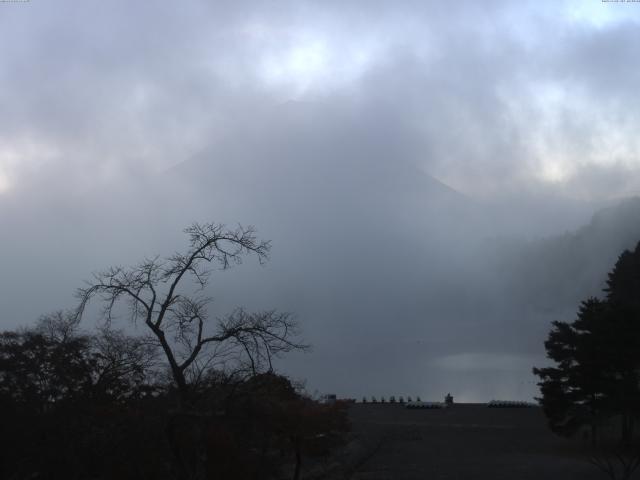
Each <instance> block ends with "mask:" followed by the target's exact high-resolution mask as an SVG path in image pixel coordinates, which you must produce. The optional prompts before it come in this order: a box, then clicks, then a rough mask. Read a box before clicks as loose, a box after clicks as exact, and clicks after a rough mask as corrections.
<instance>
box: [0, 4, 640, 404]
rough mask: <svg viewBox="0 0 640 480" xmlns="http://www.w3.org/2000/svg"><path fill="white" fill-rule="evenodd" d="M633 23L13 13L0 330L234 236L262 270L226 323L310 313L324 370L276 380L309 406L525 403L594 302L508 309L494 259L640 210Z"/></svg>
mask: <svg viewBox="0 0 640 480" xmlns="http://www.w3.org/2000/svg"><path fill="white" fill-rule="evenodd" d="M639 23H640V3H634V2H611V1H610V2H606V1H601V0H577V1H560V0H554V1H548V2H547V1H540V0H538V1H526V0H523V1H519V2H514V1H501V0H487V1H483V2H477V1H471V0H461V1H458V2H435V1H410V0H407V1H364V0H360V1H358V0H353V1H340V2H338V1H304V0H300V1H295V2H294V1H284V0H283V1H277V2H276V1H249V0H247V1H233V2H231V1H229V2H222V1H218V2H210V1H195V0H194V1H184V2H179V3H177V2H175V1H172V2H170V1H167V0H158V1H156V2H153V4H149V3H141V2H129V1H124V0H110V1H108V2H104V1H102V2H98V1H93V0H92V1H82V2H81V1H71V0H57V1H55V2H52V1H45V0H31V1H28V2H5V3H0V112H2V114H1V115H0V222H2V223H1V224H0V241H1V242H2V245H3V249H2V252H0V265H2V270H1V271H0V288H1V291H2V294H1V296H0V306H1V307H2V308H1V311H0V326H1V327H4V328H15V327H16V326H20V325H28V324H30V323H32V322H34V321H35V320H36V319H37V318H38V316H39V315H41V314H43V313H46V312H48V311H51V310H55V309H59V308H71V307H72V306H73V296H72V295H73V291H74V289H75V288H76V287H78V286H81V285H82V282H83V280H84V279H86V278H89V277H90V274H91V272H93V271H95V270H99V269H101V268H103V267H105V266H108V265H113V264H124V265H126V264H130V263H134V262H136V261H137V260H139V259H140V258H143V257H144V256H148V255H153V254H156V253H158V254H170V253H171V252H173V251H175V250H178V249H180V248H181V247H182V246H184V237H183V235H182V233H181V229H182V228H184V227H185V226H187V225H189V224H190V223H191V222H194V221H216V222H226V223H228V224H231V225H233V224H236V223H238V222H239V223H242V224H253V225H255V226H256V228H257V230H258V232H259V233H260V234H261V235H264V237H265V238H268V239H271V240H272V242H273V245H274V247H273V252H272V258H271V261H270V262H269V264H268V265H267V266H266V267H264V268H261V267H257V266H255V265H253V264H252V263H251V262H247V263H246V265H243V266H241V267H239V268H237V269H235V270H233V271H231V272H224V273H222V274H221V275H220V276H219V277H216V280H215V282H213V283H214V285H213V287H212V288H213V289H214V291H215V293H214V294H213V296H214V298H215V299H216V309H218V310H216V311H219V312H220V314H222V313H223V312H224V311H225V310H227V311H228V310H229V309H232V308H233V307H234V306H237V305H245V306H248V307H251V308H257V309H260V308H280V309H282V310H287V311H294V312H296V314H297V315H298V318H299V320H300V322H301V323H302V325H303V331H304V332H305V337H306V339H307V340H308V341H309V342H310V343H312V344H313V345H314V350H313V351H312V352H311V353H308V354H306V355H305V356H303V357H300V358H299V357H297V356H294V357H295V358H294V359H293V360H290V361H287V360H286V359H285V360H283V363H282V368H283V370H284V371H285V372H287V373H289V374H291V375H292V376H295V377H297V378H306V379H307V382H308V388H309V389H310V390H315V389H317V390H319V391H324V392H327V391H336V392H338V393H339V394H343V395H352V396H356V395H358V396H361V395H365V394H366V395H372V394H374V395H378V396H380V395H383V394H385V392H387V391H388V392H389V393H387V395H391V394H395V395H396V396H397V395H400V394H404V395H407V394H409V395H411V394H413V395H416V394H421V393H422V394H423V395H430V396H433V397H440V396H441V395H440V394H442V395H444V393H446V392H445V391H444V390H452V393H454V394H455V395H457V396H458V397H461V398H464V399H469V400H476V399H488V397H493V398H495V397H497V396H500V395H502V396H510V397H518V396H519V397H525V398H530V397H531V396H532V395H533V394H534V393H535V386H534V385H533V383H534V381H533V380H534V379H533V378H532V377H531V375H530V367H531V366H532V365H533V364H535V363H536V362H538V363H539V362H541V361H544V360H543V356H544V352H543V349H542V340H543V339H544V335H545V333H546V331H547V330H548V326H549V322H550V321H551V320H554V319H557V317H556V316H557V315H571V313H570V311H571V309H574V310H575V306H576V305H575V304H572V303H571V301H574V300H576V298H580V297H579V296H580V295H581V294H585V293H587V291H586V290H588V289H586V290H584V291H582V290H580V291H578V292H576V293H575V295H574V296H569V297H566V298H565V297H563V298H562V299H557V301H556V300H554V301H551V303H550V305H551V306H546V307H545V309H543V310H542V311H541V310H539V309H535V308H533V307H531V305H529V304H528V303H527V302H524V303H522V301H521V299H520V300H518V301H516V300H513V299H505V296H504V292H505V288H506V287H505V285H506V284H507V283H508V282H506V280H505V277H504V276H501V275H502V273H503V272H504V268H505V267H504V262H499V261H497V260H496V257H501V256H505V254H502V253H496V251H497V252H501V251H500V250H499V249H497V247H496V245H504V242H506V243H508V244H509V245H513V244H514V242H515V243H516V244H517V245H519V246H518V247H517V248H527V247H526V245H530V243H529V242H536V241H542V240H540V239H545V238H546V239H548V238H550V237H553V236H554V235H555V236H559V235H562V234H565V233H566V232H572V231H577V230H578V229H579V228H580V227H581V226H583V225H586V224H588V223H589V221H590V220H589V219H590V218H591V215H592V214H593V213H594V212H596V211H597V210H598V209H600V208H602V207H605V206H610V205H615V204H616V202H619V201H620V200H622V199H625V198H629V197H632V196H635V195H637V194H638V191H639V190H640V156H639V155H638V153H637V152H638V151H639V148H638V147H640V145H639V143H640V139H639V137H638V135H637V132H638V130H639V127H640V108H638V107H640V94H639V93H638V89H637V85H638V80H639V76H640V70H638V69H637V67H636V65H637V53H636V48H635V47H636V45H638V44H639V43H640V28H639ZM614 240H615V239H614ZM523 245H524V246H523ZM545 245H546V244H545ZM610 245H612V246H613V245H616V246H618V245H620V243H619V241H617V240H616V241H613V240H612V241H611V242H610ZM612 248H613V247H612ZM488 252H489V253H488ZM608 260H610V259H609V258H608ZM535 261H536V260H535V258H533V259H531V262H533V263H535ZM507 264H508V267H507V268H508V269H511V270H513V269H514V268H516V267H515V266H514V265H515V264H512V263H509V262H507ZM500 265H502V266H500ZM603 268H605V267H603ZM501 269H502V270H501ZM501 272H502V273H501ZM602 274H603V272H596V273H593V276H594V278H590V279H589V281H588V282H587V281H586V280H585V282H586V283H585V285H586V284H587V283H588V284H589V285H591V287H590V288H591V289H592V290H593V288H594V287H593V285H599V283H598V282H600V280H599V278H600V277H599V276H601V275H602ZM218 278H219V279H218ZM522 288H524V287H522ZM585 288H586V287H585ZM592 290H589V292H588V293H592ZM567 298H569V300H568V299H567ZM518 302H520V303H518ZM516 312H521V315H518V314H516ZM568 312H569V313H568ZM514 316H519V317H521V318H519V319H518V321H513V317H514ZM412 392H415V393H412Z"/></svg>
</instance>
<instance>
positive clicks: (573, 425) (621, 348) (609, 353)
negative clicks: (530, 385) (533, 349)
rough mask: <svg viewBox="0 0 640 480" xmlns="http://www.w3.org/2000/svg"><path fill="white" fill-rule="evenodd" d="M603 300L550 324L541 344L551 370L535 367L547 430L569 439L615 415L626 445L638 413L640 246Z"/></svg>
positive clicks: (612, 276) (612, 277)
mask: <svg viewBox="0 0 640 480" xmlns="http://www.w3.org/2000/svg"><path fill="white" fill-rule="evenodd" d="M605 292H606V294H607V295H606V298H605V299H603V300H600V299H597V298H589V299H587V300H586V301H584V302H582V304H581V305H580V308H579V310H578V314H577V318H576V320H575V321H574V322H572V323H567V322H554V323H553V328H552V330H551V332H550V333H549V337H548V339H547V341H546V342H545V348H546V350H547V356H548V357H549V358H550V359H551V360H553V361H554V362H555V363H556V366H554V367H547V368H534V373H535V374H536V375H538V376H539V377H540V379H541V381H540V383H538V385H539V386H540V389H541V393H542V398H541V399H540V400H541V404H542V407H543V409H544V411H545V414H546V415H547V417H548V419H549V423H550V425H551V428H552V429H553V430H554V431H555V432H557V433H560V434H565V435H570V434H572V433H573V432H575V431H576V429H577V428H579V427H581V426H584V425H588V426H591V428H592V433H593V434H594V439H595V432H596V427H597V425H598V424H599V423H600V422H604V421H607V420H608V419H610V418H612V417H614V416H619V417H620V419H621V439H622V440H623V442H624V443H627V444H628V443H629V442H630V441H631V439H632V437H633V427H634V420H635V419H636V418H637V417H638V415H639V414H640V243H639V244H638V246H637V247H636V248H635V250H634V251H633V252H631V251H625V252H624V253H622V255H620V257H619V258H618V261H617V263H616V265H615V267H614V268H613V270H612V271H611V272H610V273H609V276H608V280H607V287H606V288H605Z"/></svg>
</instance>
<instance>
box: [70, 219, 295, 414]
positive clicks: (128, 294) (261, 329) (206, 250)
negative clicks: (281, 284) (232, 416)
mask: <svg viewBox="0 0 640 480" xmlns="http://www.w3.org/2000/svg"><path fill="white" fill-rule="evenodd" d="M185 233H187V234H188V236H189V246H188V248H187V250H186V252H184V253H175V254H173V255H172V256H170V257H168V258H165V259H161V258H160V257H154V258H151V259H145V260H144V261H143V262H141V263H140V264H138V265H135V266H133V267H129V268H123V267H111V268H109V269H108V270H106V271H103V272H100V273H96V274H94V279H93V281H92V282H88V284H87V286H86V287H85V288H81V289H79V290H78V292H77V296H78V298H79V301H80V303H79V306H78V310H77V317H78V318H80V317H81V316H82V314H83V312H84V310H85V307H86V306H87V303H88V302H89V301H90V300H91V299H92V298H93V297H98V298H99V299H100V300H101V301H102V302H103V303H104V307H103V311H102V313H103V315H104V322H105V324H107V325H108V324H110V323H111V320H112V319H113V318H114V316H115V315H116V314H117V313H118V312H119V310H118V305H120V304H121V303H124V305H125V306H127V307H128V310H127V316H128V317H129V319H130V320H131V321H132V322H133V323H134V324H137V323H144V325H145V326H146V327H147V328H148V329H149V331H150V332H151V334H152V336H153V337H154V338H155V339H156V340H157V342H158V343H159V346H160V347H161V350H162V352H163V353H164V356H165V357H166V360H167V362H168V364H169V367H170V370H171V374H172V377H173V380H174V382H175V385H176V387H177V390H178V392H179V399H180V404H181V406H184V405H185V402H187V401H188V397H189V391H190V387H191V386H192V385H193V384H194V383H195V382H196V381H197V379H198V378H199V376H200V375H201V373H202V372H203V371H204V370H206V369H207V368H208V367H210V366H211V365H212V364H214V363H216V362H221V363H222V364H225V365H227V364H228V363H229V362H232V361H233V362H234V364H235V366H236V368H240V369H247V371H250V372H251V371H252V372H256V371H258V370H260V369H271V366H272V363H271V362H272V359H273V358H274V357H276V356H278V355H279V354H281V353H283V352H288V351H291V350H296V349H304V348H306V345H304V344H302V343H299V342H298V341H297V340H296V339H297V335H298V325H297V322H296V320H295V319H294V318H293V317H292V316H291V315H290V314H288V313H278V312H276V311H273V310H269V311H265V312H260V313H247V312H245V311H244V310H242V309H238V310H236V311H234V312H233V313H232V314H230V315H228V316H227V317H224V318H217V319H216V320H214V321H211V319H210V318H209V315H208V312H207V307H208V305H209V303H210V301H211V299H210V297H208V296H206V295H204V290H205V287H206V286H207V284H208V281H209V278H210V275H211V273H212V266H213V265H216V264H217V266H218V267H219V268H220V269H221V270H226V269H227V268H229V267H231V266H232V265H234V264H239V263H241V262H242V259H243V257H244V256H246V255H249V254H255V256H256V257H257V258H258V261H259V262H260V263H263V262H264V261H266V260H267V258H268V253H269V248H270V244H269V242H266V241H261V240H258V239H257V238H256V234H255V230H254V229H253V227H247V228H245V227H242V226H239V227H238V228H236V229H228V228H226V227H225V226H224V225H221V224H214V223H207V224H198V223H195V224H193V225H191V226H190V227H189V228H187V229H185Z"/></svg>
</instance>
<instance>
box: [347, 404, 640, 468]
mask: <svg viewBox="0 0 640 480" xmlns="http://www.w3.org/2000/svg"><path fill="white" fill-rule="evenodd" d="M350 415H351V420H352V423H353V431H354V434H355V435H356V437H357V438H358V440H357V442H359V443H360V446H361V452H362V453H361V455H360V458H359V459H358V460H357V461H356V462H354V465H353V467H352V471H351V472H350V473H349V475H348V477H347V478H351V479H353V480H387V479H388V480H426V479H429V480H436V479H441V480H463V479H473V480H483V479H487V480H502V479H504V480H519V479H522V480H529V479H531V480H534V479H535V480H539V479H544V480H555V479H558V480H561V479H562V480H572V479H575V480H578V479H580V480H591V479H594V480H596V479H601V478H605V477H603V475H602V473H600V472H599V471H597V470H596V469H595V467H593V466H592V465H590V464H589V463H588V462H587V461H586V460H585V458H584V457H583V456H582V455H581V451H582V448H583V447H582V445H581V444H580V442H570V441H568V440H564V439H562V438H559V437H557V436H555V435H553V434H552V433H551V432H550V431H549V430H548V428H547V426H546V422H545V418H544V416H543V413H542V411H541V410H540V409H539V408H537V407H533V408H488V407H487V406H486V405H479V404H458V405H454V406H453V407H451V408H449V409H435V410H408V409H405V408H403V407H402V406H401V405H391V404H386V405H361V404H357V405H353V407H352V408H351V410H350ZM365 452H366V453H365ZM639 478H640V477H639Z"/></svg>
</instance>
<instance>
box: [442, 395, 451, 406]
mask: <svg viewBox="0 0 640 480" xmlns="http://www.w3.org/2000/svg"><path fill="white" fill-rule="evenodd" d="M444 404H445V405H446V406H447V407H450V406H451V405H453V397H452V396H451V394H450V393H447V395H446V396H445V397H444Z"/></svg>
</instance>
